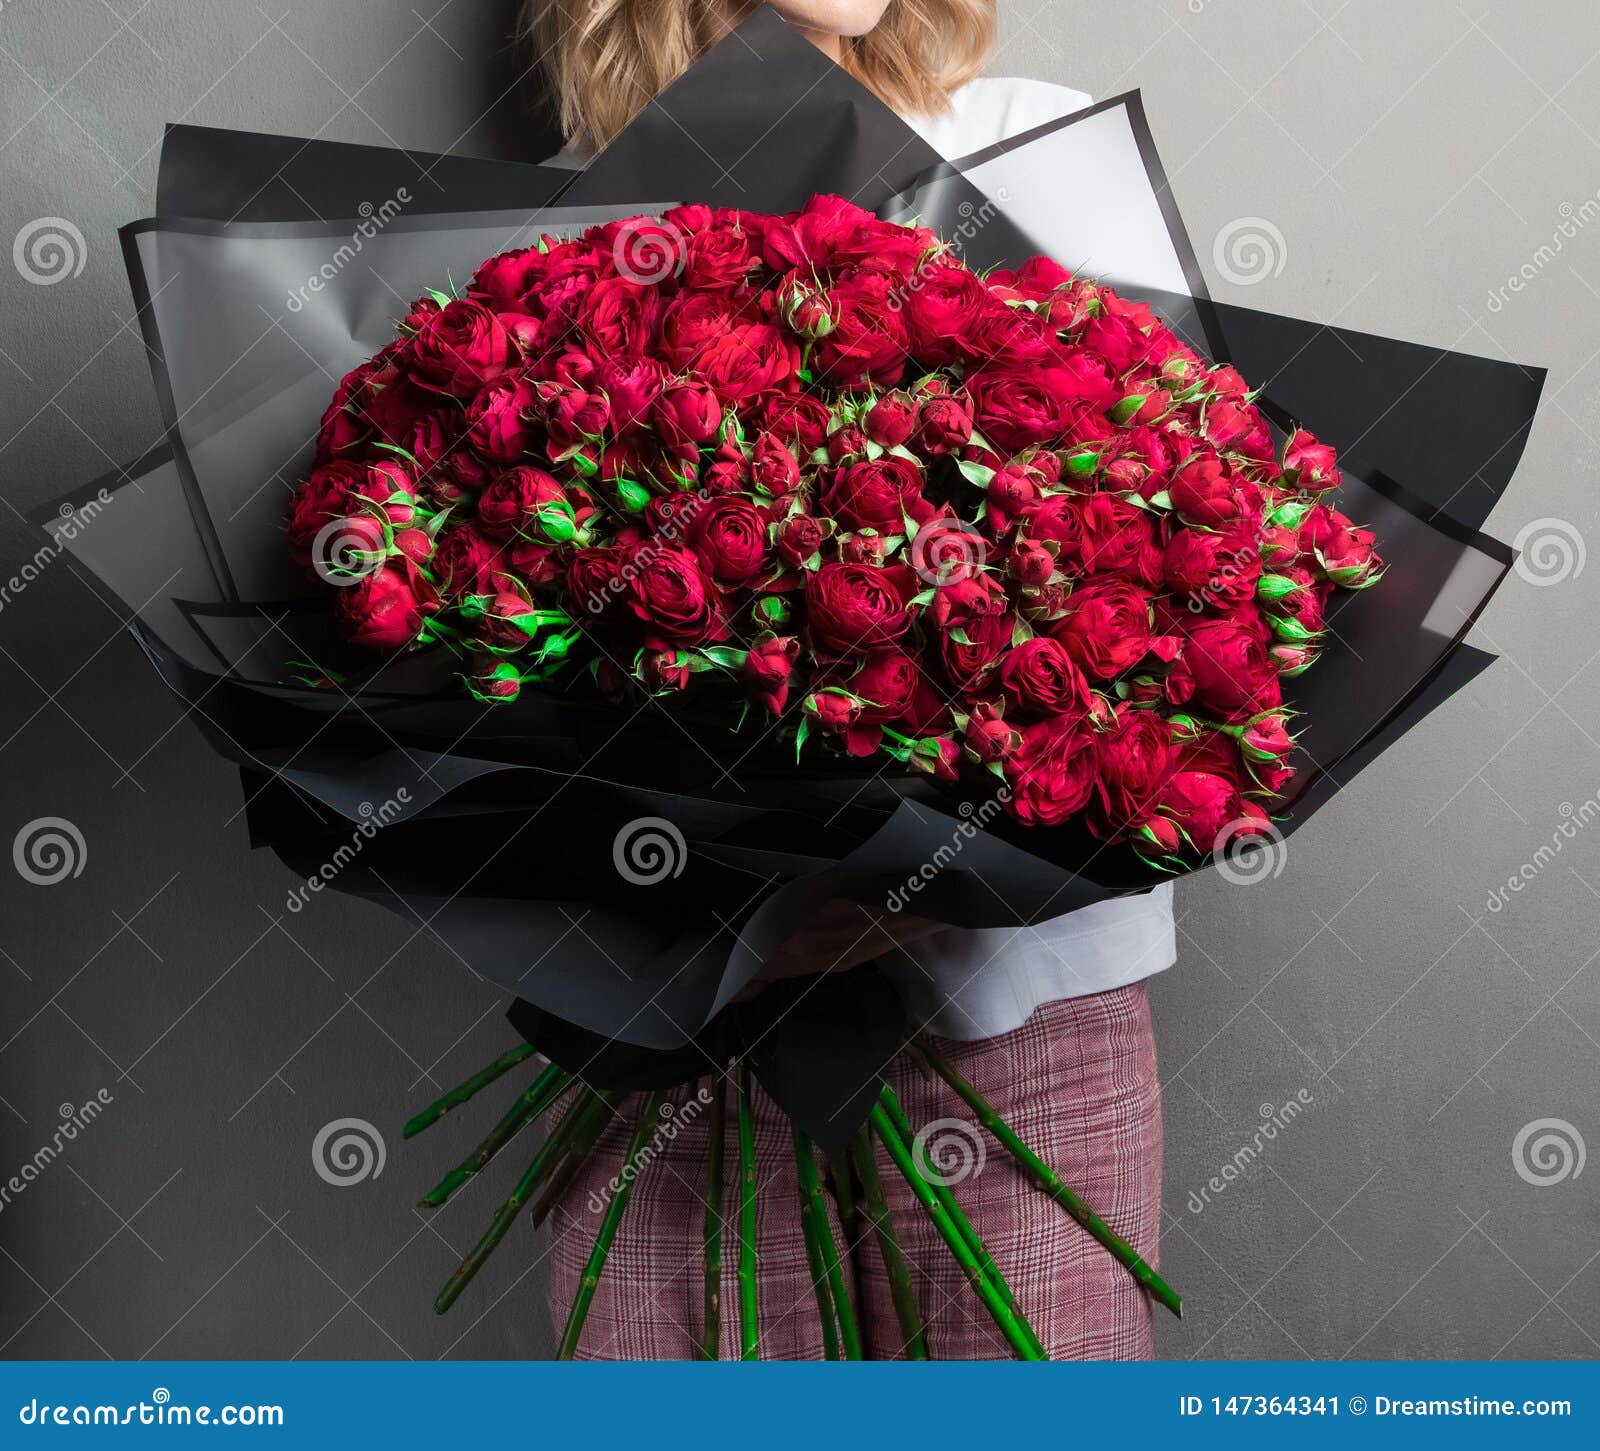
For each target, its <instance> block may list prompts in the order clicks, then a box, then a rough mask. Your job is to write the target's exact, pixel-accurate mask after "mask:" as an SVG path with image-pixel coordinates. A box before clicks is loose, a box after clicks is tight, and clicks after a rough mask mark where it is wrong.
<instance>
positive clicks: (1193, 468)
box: [1168, 458, 1239, 528]
mask: <svg viewBox="0 0 1600 1451" xmlns="http://www.w3.org/2000/svg"><path fill="white" fill-rule="evenodd" d="M1168 494H1169V495H1170V497H1171V499H1172V507H1173V508H1174V509H1176V510H1177V511H1178V514H1179V516H1180V517H1181V518H1182V519H1183V520H1184V521H1185V522H1186V523H1189V524H1201V525H1205V526H1207V527H1208V528H1215V527H1216V526H1217V525H1219V524H1229V523H1232V522H1233V520H1235V519H1237V518H1238V517H1239V497H1238V492H1237V490H1236V489H1235V487H1234V480H1233V477H1232V475H1231V474H1229V472H1228V468H1227V465H1226V464H1224V463H1223V462H1222V460H1221V459H1218V458H1198V459H1195V460H1194V461H1193V462H1191V463H1187V464H1185V465H1184V466H1183V467H1182V468H1181V469H1179V470H1178V472H1177V473H1176V474H1175V475H1174V476H1173V479H1172V483H1171V485H1170V487H1169V488H1168Z"/></svg>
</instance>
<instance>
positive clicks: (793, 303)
mask: <svg viewBox="0 0 1600 1451" xmlns="http://www.w3.org/2000/svg"><path fill="white" fill-rule="evenodd" d="M778 307H779V310H780V311H781V312H782V313H783V319H784V321H785V322H787V323H788V324H789V327H790V329H791V330H792V331H794V332H795V333H797V334H798V335H799V336H800V337H803V338H805V339H806V340H807V341H808V342H813V343H814V342H816V341H817V340H818V339H819V338H825V337H827V336H828V334H829V333H831V332H832V331H833V330H834V329H835V328H836V327H838V325H839V319H838V316H837V314H836V313H835V311H834V307H833V304H832V302H831V301H830V300H829V298H828V294H827V293H826V292H824V291H823V290H822V289H821V288H820V287H810V286H808V285H807V284H806V283H804V282H802V281H800V279H799V278H798V277H795V276H792V275H791V276H790V277H789V278H787V279H786V280H785V282H784V283H783V285H782V286H781V287H780V288H779V289H778Z"/></svg>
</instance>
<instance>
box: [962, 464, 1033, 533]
mask: <svg viewBox="0 0 1600 1451" xmlns="http://www.w3.org/2000/svg"><path fill="white" fill-rule="evenodd" d="M1042 457H1045V458H1052V457H1054V455H1052V454H1045V455H1042ZM1029 473H1030V471H1029V470H1028V469H1026V468H1023V467H1022V466H1020V465H1018V464H1014V463H1011V464H1007V465H1005V467H1004V468H998V469H996V470H995V471H994V474H993V476H992V477H991V478H990V480H989V482H988V484H987V486H986V487H987V490H988V494H989V507H990V508H991V509H997V510H999V512H1000V513H1001V514H1002V515H1003V516H1008V517H1009V516H1012V515H1016V514H1020V513H1022V512H1023V510H1025V509H1026V508H1028V506H1029V505H1030V504H1032V503H1034V502H1035V501H1036V500H1037V499H1038V497H1039V485H1038V483H1037V482H1036V481H1035V479H1033V478H1030V477H1029ZM968 477H969V478H970V477H971V475H970V474H969V475H968Z"/></svg>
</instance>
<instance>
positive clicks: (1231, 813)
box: [1159, 770, 1241, 853]
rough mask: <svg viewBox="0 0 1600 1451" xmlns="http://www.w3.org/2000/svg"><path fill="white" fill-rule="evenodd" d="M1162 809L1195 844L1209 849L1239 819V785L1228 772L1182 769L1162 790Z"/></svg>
mask: <svg viewBox="0 0 1600 1451" xmlns="http://www.w3.org/2000/svg"><path fill="white" fill-rule="evenodd" d="M1159 809H1160V811H1161V812H1162V814H1163V815H1165V816H1167V817H1169V818H1170V819H1171V820H1172V821H1173V823H1174V824H1175V825H1177V826H1178V827H1181V828H1182V830H1183V832H1184V834H1185V835H1186V836H1187V837H1188V838H1189V840H1190V841H1191V842H1193V843H1194V847H1195V850H1196V851H1199V852H1202V853H1206V852H1209V851H1210V850H1211V849H1212V847H1213V846H1214V845H1215V844H1216V840H1217V837H1218V835H1219V834H1220V833H1221V831H1222V829H1223V828H1224V827H1225V826H1227V825H1228V823H1229V822H1232V821H1237V820H1238V819H1239V815H1240V810H1241V803H1240V800H1239V788H1238V786H1237V785H1235V784H1234V782H1233V781H1232V780H1231V779H1230V778H1229V777H1227V776H1225V775H1218V774H1215V773H1213V772H1210V771H1190V770H1184V771H1179V772H1178V773H1177V774H1176V775H1174V776H1172V777H1170V778H1168V780H1167V782H1166V784H1165V785H1164V786H1163V787H1162V789H1161V796H1160V803H1159Z"/></svg>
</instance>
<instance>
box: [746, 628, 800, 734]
mask: <svg viewBox="0 0 1600 1451" xmlns="http://www.w3.org/2000/svg"><path fill="white" fill-rule="evenodd" d="M799 658H800V642H799V641H798V640H797V639H795V638H794V637H793V636H792V635H774V636H773V637H772V638H771V639H769V640H763V641H761V642H760V643H758V644H756V645H754V646H752V647H751V649H750V652H749V654H747V655H746V656H745V660H744V683H745V691H746V693H747V694H748V695H749V697H750V699H751V700H753V701H755V703H756V704H757V705H759V706H761V707H762V709H763V710H766V711H768V712H770V713H771V714H772V715H782V714H783V709H784V707H785V706H786V705H787V704H788V703H789V683H790V681H791V679H792V678H793V676H794V665H795V661H796V660H798V659H799Z"/></svg>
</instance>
